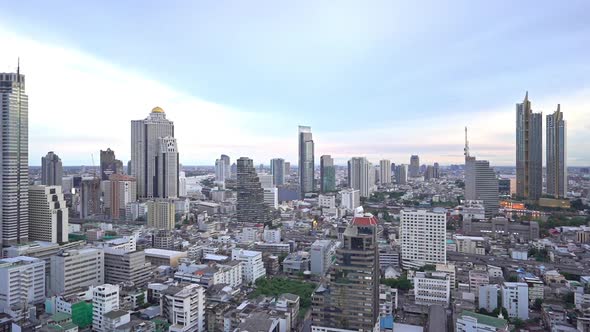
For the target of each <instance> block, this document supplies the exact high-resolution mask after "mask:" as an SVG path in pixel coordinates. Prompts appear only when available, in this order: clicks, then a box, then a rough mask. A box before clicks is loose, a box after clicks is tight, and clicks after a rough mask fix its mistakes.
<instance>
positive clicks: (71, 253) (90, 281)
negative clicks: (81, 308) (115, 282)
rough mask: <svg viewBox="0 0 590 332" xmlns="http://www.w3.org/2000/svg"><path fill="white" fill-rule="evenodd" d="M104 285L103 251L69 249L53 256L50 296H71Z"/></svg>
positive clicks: (51, 261) (50, 274)
mask: <svg viewBox="0 0 590 332" xmlns="http://www.w3.org/2000/svg"><path fill="white" fill-rule="evenodd" d="M103 283H104V252H103V251H102V249H95V248H85V249H79V250H78V249H69V250H65V251H63V252H60V253H57V254H56V255H54V256H51V259H50V271H49V283H48V284H49V290H50V295H64V296H66V295H70V294H75V293H76V292H78V291H80V290H83V289H86V288H88V287H89V286H98V285H102V284H103Z"/></svg>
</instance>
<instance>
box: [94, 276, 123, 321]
mask: <svg viewBox="0 0 590 332" xmlns="http://www.w3.org/2000/svg"><path fill="white" fill-rule="evenodd" d="M116 310H119V286H117V285H109V284H104V285H100V286H98V287H95V288H94V289H93V290H92V330H93V331H98V332H108V331H111V330H107V328H106V326H105V325H106V324H105V323H106V322H105V320H106V319H105V315H106V314H107V313H109V312H112V311H116Z"/></svg>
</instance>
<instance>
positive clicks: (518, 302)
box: [502, 282, 529, 320]
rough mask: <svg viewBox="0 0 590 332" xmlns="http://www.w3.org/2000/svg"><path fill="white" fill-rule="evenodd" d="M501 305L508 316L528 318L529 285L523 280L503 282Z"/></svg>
mask: <svg viewBox="0 0 590 332" xmlns="http://www.w3.org/2000/svg"><path fill="white" fill-rule="evenodd" d="M502 306H503V307H504V308H506V310H507V311H508V316H509V317H511V318H513V317H518V318H520V319H522V320H527V319H528V318H529V287H528V285H527V284H526V283H524V282H505V283H504V284H503V285H502Z"/></svg>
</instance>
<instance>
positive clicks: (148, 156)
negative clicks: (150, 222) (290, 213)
mask: <svg viewBox="0 0 590 332" xmlns="http://www.w3.org/2000/svg"><path fill="white" fill-rule="evenodd" d="M166 136H170V137H174V123H173V122H172V121H170V120H167V119H166V113H164V110H163V109H161V108H160V107H154V108H153V109H152V111H151V113H150V114H149V116H148V117H147V118H145V119H144V120H133V121H131V175H133V176H134V177H135V179H136V180H137V195H138V196H139V197H156V196H155V195H154V186H155V184H156V183H157V179H156V176H157V173H156V156H157V155H158V153H159V152H160V150H159V149H160V145H159V140H158V139H159V138H160V137H166Z"/></svg>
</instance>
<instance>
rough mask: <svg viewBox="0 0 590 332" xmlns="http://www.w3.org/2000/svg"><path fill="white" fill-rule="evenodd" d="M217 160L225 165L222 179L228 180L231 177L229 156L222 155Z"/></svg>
mask: <svg viewBox="0 0 590 332" xmlns="http://www.w3.org/2000/svg"><path fill="white" fill-rule="evenodd" d="M219 159H221V160H222V161H223V162H224V164H225V169H224V175H223V177H224V178H225V179H229V178H230V177H231V162H230V159H229V156H228V155H225V154H222V155H221V157H219Z"/></svg>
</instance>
